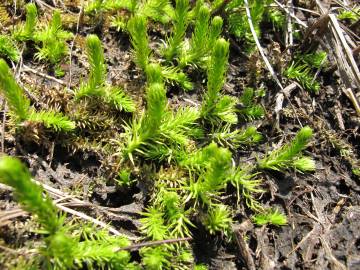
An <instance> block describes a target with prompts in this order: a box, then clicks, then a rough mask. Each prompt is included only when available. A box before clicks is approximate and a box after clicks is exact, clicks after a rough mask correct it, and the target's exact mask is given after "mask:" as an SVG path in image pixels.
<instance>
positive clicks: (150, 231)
mask: <svg viewBox="0 0 360 270" xmlns="http://www.w3.org/2000/svg"><path fill="white" fill-rule="evenodd" d="M142 215H143V216H144V218H141V219H140V222H141V223H142V227H141V230H142V231H143V232H144V233H145V235H147V236H148V237H150V238H151V239H152V240H164V239H165V238H166V236H167V234H168V230H167V227H166V226H165V220H164V213H163V212H161V211H160V210H159V209H157V208H155V207H152V208H149V209H147V211H146V212H144V213H142Z"/></svg>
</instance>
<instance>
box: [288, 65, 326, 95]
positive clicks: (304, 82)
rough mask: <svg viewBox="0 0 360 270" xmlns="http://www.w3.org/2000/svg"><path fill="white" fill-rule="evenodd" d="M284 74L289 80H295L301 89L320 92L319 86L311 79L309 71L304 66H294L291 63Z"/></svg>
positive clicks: (306, 66)
mask: <svg viewBox="0 0 360 270" xmlns="http://www.w3.org/2000/svg"><path fill="white" fill-rule="evenodd" d="M284 74H285V76H286V77H288V78H289V79H295V80H297V81H298V82H299V83H300V84H301V86H302V87H304V88H305V89H306V90H308V91H310V92H313V93H318V92H319V90H320V84H319V83H318V82H317V81H316V80H314V79H313V76H312V72H311V69H310V68H309V66H308V65H306V64H296V63H295V62H293V63H292V64H291V66H290V67H288V68H287V69H286V70H285V72H284Z"/></svg>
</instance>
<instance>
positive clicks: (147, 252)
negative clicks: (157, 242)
mask: <svg viewBox="0 0 360 270" xmlns="http://www.w3.org/2000/svg"><path fill="white" fill-rule="evenodd" d="M140 255H141V257H142V263H143V265H144V267H145V268H144V269H149V270H162V269H169V267H170V265H171V264H170V261H169V259H170V256H171V253H169V252H168V251H167V250H166V247H162V246H160V247H154V248H152V247H146V248H142V249H141V250H140Z"/></svg>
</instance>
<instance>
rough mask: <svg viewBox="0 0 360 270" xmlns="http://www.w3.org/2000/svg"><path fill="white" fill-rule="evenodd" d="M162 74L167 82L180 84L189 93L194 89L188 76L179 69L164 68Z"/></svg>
mask: <svg viewBox="0 0 360 270" xmlns="http://www.w3.org/2000/svg"><path fill="white" fill-rule="evenodd" d="M161 74H162V76H163V77H164V79H165V80H166V81H169V82H170V83H173V84H178V85H179V86H180V87H181V88H182V89H184V90H185V91H189V90H192V89H193V88H194V86H193V84H192V82H190V81H189V78H188V77H187V75H186V74H185V73H184V72H182V71H180V69H179V68H176V67H163V68H162V72H161Z"/></svg>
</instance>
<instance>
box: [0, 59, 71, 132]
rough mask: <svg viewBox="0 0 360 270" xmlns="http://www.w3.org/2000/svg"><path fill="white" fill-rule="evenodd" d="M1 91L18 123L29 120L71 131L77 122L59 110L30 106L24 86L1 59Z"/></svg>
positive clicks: (59, 129)
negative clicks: (37, 108)
mask: <svg viewBox="0 0 360 270" xmlns="http://www.w3.org/2000/svg"><path fill="white" fill-rule="evenodd" d="M0 91H1V92H2V93H3V95H4V96H5V98H6V101H7V102H8V104H9V107H10V110H11V113H12V117H13V119H15V122H16V123H17V124H21V123H22V122H24V121H26V120H28V121H33V122H39V123H42V124H43V125H44V126H45V127H48V128H51V129H53V130H55V131H65V132H66V131H71V130H73V129H75V123H74V122H72V121H71V120H69V119H68V118H67V117H66V116H63V115H62V114H61V113H59V112H54V111H39V112H36V111H35V109H34V108H31V107H30V100H29V99H28V98H27V97H26V96H25V94H24V91H23V90H22V88H21V87H20V86H19V85H18V84H17V83H16V81H15V78H14V76H13V75H12V73H11V71H10V68H9V67H8V65H7V64H6V62H5V61H4V60H3V59H0Z"/></svg>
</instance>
